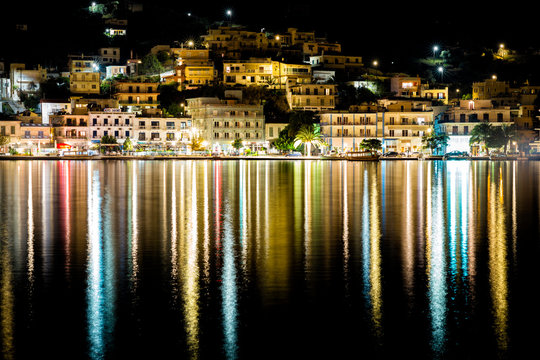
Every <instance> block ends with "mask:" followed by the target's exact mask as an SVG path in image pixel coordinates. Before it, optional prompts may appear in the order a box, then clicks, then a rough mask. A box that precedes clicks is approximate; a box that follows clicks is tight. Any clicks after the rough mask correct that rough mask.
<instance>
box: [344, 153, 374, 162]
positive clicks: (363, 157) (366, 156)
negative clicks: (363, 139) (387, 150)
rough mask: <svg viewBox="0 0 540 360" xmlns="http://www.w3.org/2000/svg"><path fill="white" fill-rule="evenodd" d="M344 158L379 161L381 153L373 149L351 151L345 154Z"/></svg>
mask: <svg viewBox="0 0 540 360" xmlns="http://www.w3.org/2000/svg"><path fill="white" fill-rule="evenodd" d="M344 159H346V160H349V161H379V155H378V154H377V153H374V152H372V151H351V152H348V153H346V154H345V156H344Z"/></svg>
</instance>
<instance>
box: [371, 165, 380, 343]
mask: <svg viewBox="0 0 540 360" xmlns="http://www.w3.org/2000/svg"><path fill="white" fill-rule="evenodd" d="M376 171H377V169H376V168H375V169H372V174H371V179H370V201H369V208H370V212H369V215H370V255H369V256H370V269H369V270H370V278H369V282H370V298H371V304H372V321H373V325H374V329H375V334H376V335H377V338H378V339H379V340H380V339H381V337H382V335H383V333H382V330H383V329H382V305H383V304H382V296H381V295H382V284H381V250H380V241H381V219H380V206H379V190H378V186H377V173H376Z"/></svg>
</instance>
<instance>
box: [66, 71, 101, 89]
mask: <svg viewBox="0 0 540 360" xmlns="http://www.w3.org/2000/svg"><path fill="white" fill-rule="evenodd" d="M69 90H70V91H71V92H72V93H74V94H99V93H100V91H101V90H100V73H99V72H73V73H71V75H70V77H69Z"/></svg>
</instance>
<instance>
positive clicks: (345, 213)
mask: <svg viewBox="0 0 540 360" xmlns="http://www.w3.org/2000/svg"><path fill="white" fill-rule="evenodd" d="M347 168H348V164H343V192H342V193H343V275H344V278H345V291H346V293H347V295H348V290H349V289H348V288H349V255H350V254H349V194H348V183H347V180H348V175H347Z"/></svg>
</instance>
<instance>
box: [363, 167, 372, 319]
mask: <svg viewBox="0 0 540 360" xmlns="http://www.w3.org/2000/svg"><path fill="white" fill-rule="evenodd" d="M362 186H363V195H362V275H363V276H362V280H363V284H364V297H365V298H366V302H367V305H368V307H369V308H371V299H370V296H369V294H370V293H371V284H370V281H369V274H370V271H369V269H370V264H371V259H370V256H369V254H370V249H371V246H370V237H369V229H370V221H369V182H368V170H367V168H364V178H363V182H362Z"/></svg>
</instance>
